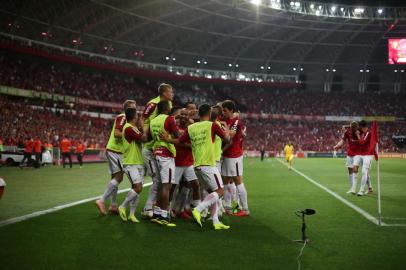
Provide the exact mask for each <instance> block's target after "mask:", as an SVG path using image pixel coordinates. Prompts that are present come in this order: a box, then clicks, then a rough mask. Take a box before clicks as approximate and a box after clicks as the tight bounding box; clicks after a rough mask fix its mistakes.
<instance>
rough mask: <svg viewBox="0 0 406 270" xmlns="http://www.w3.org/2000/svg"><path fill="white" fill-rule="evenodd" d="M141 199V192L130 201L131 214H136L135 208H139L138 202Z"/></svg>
mask: <svg viewBox="0 0 406 270" xmlns="http://www.w3.org/2000/svg"><path fill="white" fill-rule="evenodd" d="M139 200H140V196H139V194H137V196H136V197H135V198H134V199H133V200H132V201H131V202H130V216H133V215H134V214H135V210H136V209H137V205H138V202H139Z"/></svg>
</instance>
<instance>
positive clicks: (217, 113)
mask: <svg viewBox="0 0 406 270" xmlns="http://www.w3.org/2000/svg"><path fill="white" fill-rule="evenodd" d="M221 117H222V108H221V106H220V105H214V106H213V107H211V115H210V121H212V122H213V123H216V124H217V125H219V127H221V128H222V129H224V126H225V124H224V125H223V124H222V123H221V122H220V118H221ZM214 151H215V157H216V167H217V169H218V171H219V172H221V154H222V153H223V150H222V140H221V138H220V137H219V136H216V138H215V140H214Z"/></svg>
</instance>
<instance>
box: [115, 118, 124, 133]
mask: <svg viewBox="0 0 406 270" xmlns="http://www.w3.org/2000/svg"><path fill="white" fill-rule="evenodd" d="M115 122H116V126H115V129H118V130H119V131H123V127H124V125H125V116H124V115H119V116H117V117H116V121H115Z"/></svg>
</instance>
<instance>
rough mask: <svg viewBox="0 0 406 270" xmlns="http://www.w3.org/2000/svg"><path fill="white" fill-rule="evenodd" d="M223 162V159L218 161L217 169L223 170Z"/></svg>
mask: <svg viewBox="0 0 406 270" xmlns="http://www.w3.org/2000/svg"><path fill="white" fill-rule="evenodd" d="M222 163H223V161H222V160H218V161H216V167H217V170H218V171H219V172H221V164H222Z"/></svg>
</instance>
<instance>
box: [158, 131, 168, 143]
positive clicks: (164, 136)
mask: <svg viewBox="0 0 406 270" xmlns="http://www.w3.org/2000/svg"><path fill="white" fill-rule="evenodd" d="M158 136H159V138H160V139H161V140H163V141H164V142H168V141H169V134H168V132H166V131H161V132H160V133H159V134H158Z"/></svg>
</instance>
